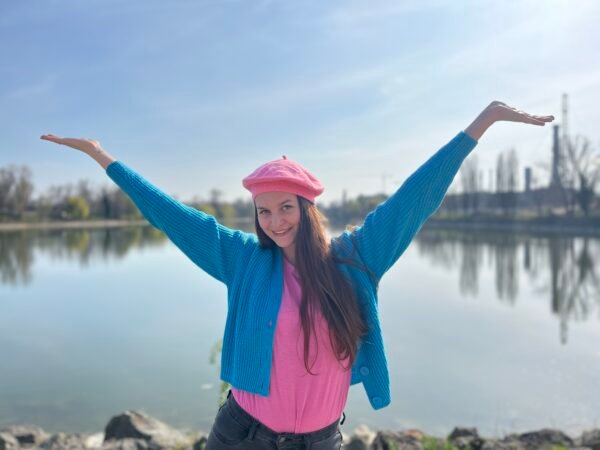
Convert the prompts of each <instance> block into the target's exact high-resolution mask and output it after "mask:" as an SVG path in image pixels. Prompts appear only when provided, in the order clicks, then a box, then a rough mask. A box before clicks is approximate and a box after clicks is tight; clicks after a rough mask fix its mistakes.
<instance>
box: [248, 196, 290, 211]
mask: <svg viewBox="0 0 600 450" xmlns="http://www.w3.org/2000/svg"><path fill="white" fill-rule="evenodd" d="M291 201H292V199H291V198H288V199H287V200H284V201H282V202H281V203H280V204H279V206H281V205H283V204H284V203H287V202H291ZM256 209H268V208H263V207H262V206H257V207H256Z"/></svg>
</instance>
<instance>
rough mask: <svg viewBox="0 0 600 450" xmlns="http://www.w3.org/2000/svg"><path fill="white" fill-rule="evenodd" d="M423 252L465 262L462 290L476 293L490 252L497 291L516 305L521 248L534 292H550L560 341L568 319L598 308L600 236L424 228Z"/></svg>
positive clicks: (434, 258)
mask: <svg viewBox="0 0 600 450" xmlns="http://www.w3.org/2000/svg"><path fill="white" fill-rule="evenodd" d="M416 246H417V248H418V250H419V252H420V253H421V254H423V255H425V256H427V257H429V258H430V260H431V262H432V264H433V265H437V266H441V267H444V268H446V269H453V268H454V267H460V291H461V293H462V294H463V295H469V294H471V295H474V296H476V295H477V292H478V277H479V270H480V267H481V266H482V264H483V260H484V254H485V253H488V254H489V257H490V258H489V260H490V262H491V263H492V264H493V269H494V275H495V286H496V294H497V296H498V298H499V299H501V300H508V302H509V303H510V304H514V303H515V302H516V299H517V297H518V291H519V264H520V261H519V252H520V250H521V248H522V259H523V261H522V270H523V271H524V273H525V274H526V275H527V277H528V279H529V280H530V282H531V284H532V285H533V286H534V291H535V292H537V293H539V294H541V295H547V296H548V297H549V300H550V307H551V311H552V312H553V313H554V314H555V315H557V316H558V317H559V320H560V338H561V342H563V343H566V341H567V327H568V322H569V320H586V319H587V318H588V317H589V316H590V314H591V313H592V312H593V309H594V308H598V311H599V312H600V278H599V276H598V274H597V273H596V266H595V262H596V261H598V259H599V258H600V240H599V239H593V238H589V237H586V238H578V237H572V236H570V237H564V236H527V235H517V234H507V233H490V232H483V231H481V232H476V231H466V232H465V231H459V230H423V231H422V232H421V233H420V234H419V236H418V237H417V239H416Z"/></svg>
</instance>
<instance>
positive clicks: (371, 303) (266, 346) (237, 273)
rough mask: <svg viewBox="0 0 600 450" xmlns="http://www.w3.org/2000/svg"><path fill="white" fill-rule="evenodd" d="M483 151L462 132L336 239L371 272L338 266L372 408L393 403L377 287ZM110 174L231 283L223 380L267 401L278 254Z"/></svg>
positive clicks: (118, 168)
mask: <svg viewBox="0 0 600 450" xmlns="http://www.w3.org/2000/svg"><path fill="white" fill-rule="evenodd" d="M476 145H477V141H475V140H474V139H473V138H472V137H470V136H469V135H467V134H466V133H464V132H463V131H461V132H460V133H458V134H457V135H456V136H455V137H454V138H453V139H452V140H451V141H450V142H448V143H447V144H446V145H444V146H443V147H442V148H441V149H440V150H438V151H437V152H436V153H435V154H434V155H433V156H432V157H431V158H429V159H428V160H427V162H425V164H423V165H422V166H421V167H419V169H417V171H416V172H415V173H413V174H412V175H411V176H410V177H409V178H408V179H407V180H406V181H405V182H404V183H403V184H402V186H400V188H399V189H398V190H397V191H396V192H395V193H394V194H393V195H392V196H390V197H389V198H388V199H387V200H386V201H384V202H382V203H381V204H379V205H378V206H377V207H376V208H375V209H374V210H373V211H372V212H371V213H369V214H368V215H367V217H366V218H365V221H364V223H363V224H362V225H361V226H360V227H357V228H355V229H354V230H352V231H349V230H346V231H344V232H343V233H342V234H340V235H339V236H336V237H334V238H333V239H332V240H331V250H332V252H333V254H334V255H335V256H338V257H341V258H353V259H354V260H356V261H357V262H358V263H359V264H362V265H364V266H366V268H368V269H369V270H370V271H371V272H372V274H373V275H374V278H372V277H371V276H369V275H368V274H367V273H365V272H364V271H363V270H360V269H359V268H357V267H354V266H352V265H347V264H341V263H340V264H338V268H339V269H340V271H341V272H342V273H343V274H344V275H346V276H347V278H348V279H349V280H350V281H351V283H352V285H353V286H354V288H355V290H356V293H357V295H358V298H359V304H360V307H361V311H362V313H363V316H364V317H365V319H366V321H367V324H368V325H369V332H368V333H367V335H366V336H364V338H363V339H362V341H361V342H360V343H359V351H358V354H357V358H356V360H355V362H354V365H353V366H352V380H351V384H357V383H363V386H364V389H365V391H366V393H367V396H368V398H369V402H370V404H371V406H372V407H373V409H381V408H383V407H385V406H387V405H389V403H390V383H389V373H388V367H387V360H386V356H385V349H384V345H383V335H382V332H381V327H380V322H379V316H378V308H377V304H378V297H377V285H378V283H379V280H380V279H381V277H382V276H383V275H384V274H385V272H386V271H387V270H388V269H389V268H390V267H391V266H392V265H393V264H394V263H395V262H396V261H397V260H398V258H399V257H400V255H401V254H402V253H403V252H404V250H405V249H406V247H408V245H409V244H410V242H411V241H412V239H413V238H414V236H415V234H416V233H417V232H418V231H419V230H420V228H421V227H422V226H423V223H425V221H426V220H427V218H429V216H431V214H433V213H434V212H435V211H436V210H437V208H438V207H439V206H440V204H441V202H442V200H443V198H444V195H445V194H446V191H447V190H448V187H449V186H450V184H451V183H452V180H453V179H454V176H455V175H456V173H457V172H458V170H459V168H460V165H461V164H462V162H463V161H464V159H465V158H466V157H467V155H468V154H469V153H470V152H471V150H472V149H473V148H474V147H475V146H476ZM106 172H107V174H108V176H109V177H110V178H111V179H112V180H113V181H114V182H115V183H116V184H117V185H118V186H119V187H120V188H121V189H123V191H125V193H127V195H128V196H129V197H130V198H131V199H132V201H133V202H134V203H135V205H136V206H137V207H138V208H139V209H140V211H141V213H142V214H143V216H144V217H145V218H146V219H148V221H149V222H150V223H151V224H152V225H153V226H154V227H156V228H158V229H159V230H161V231H163V232H164V233H165V234H166V235H167V236H168V237H169V239H170V240H171V241H172V242H173V243H174V244H175V245H176V246H177V247H178V248H179V249H180V250H181V251H182V252H183V253H184V254H185V255H187V256H188V257H189V258H190V259H191V260H192V261H193V262H194V263H195V264H196V265H198V267H200V268H201V269H203V270H205V271H206V272H207V273H208V274H210V275H211V276H213V277H214V278H216V279H217V280H219V281H221V282H223V283H225V285H226V286H227V289H228V294H227V320H226V323H225V332H224V337H223V348H222V352H221V379H222V380H224V381H227V382H228V383H230V384H231V385H233V386H234V387H236V388H238V389H242V390H245V391H248V392H252V393H255V394H260V395H263V396H265V397H266V396H268V393H269V381H270V375H271V361H272V349H273V335H274V331H275V324H276V321H277V315H278V312H279V306H280V305H281V296H282V290H283V260H282V258H283V254H282V252H281V249H280V248H279V247H275V248H273V249H263V248H261V247H260V246H259V243H258V238H257V237H256V235H255V234H253V233H246V232H244V231H240V230H232V229H230V228H227V227H225V226H223V225H222V224H220V223H218V222H217V220H216V219H215V218H214V217H212V216H211V215H208V214H206V213H204V212H202V211H199V210H197V209H195V208H192V207H189V206H187V205H184V204H183V203H181V202H179V201H177V200H175V199H174V198H172V197H171V196H169V195H167V194H166V193H165V192H163V191H161V190H160V189H158V188H157V187H155V186H153V185H152V184H151V183H150V182H148V181H147V180H146V179H144V178H143V177H142V176H141V175H139V174H138V173H136V172H135V171H133V170H132V169H131V168H129V167H128V166H127V165H125V164H124V163H122V162H121V161H114V162H112V163H111V164H110V165H109V166H108V167H107V168H106Z"/></svg>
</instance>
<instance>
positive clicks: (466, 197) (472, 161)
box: [460, 155, 480, 213]
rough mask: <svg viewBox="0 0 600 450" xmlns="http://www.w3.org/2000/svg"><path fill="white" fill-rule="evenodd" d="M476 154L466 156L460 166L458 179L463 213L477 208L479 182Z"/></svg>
mask: <svg viewBox="0 0 600 450" xmlns="http://www.w3.org/2000/svg"><path fill="white" fill-rule="evenodd" d="M478 174H479V171H478V161H477V156H476V155H473V156H471V157H469V158H467V159H466V160H465V161H464V162H463V164H462V166H461V168H460V181H461V184H462V205H463V210H464V212H465V213H468V212H469V211H472V212H475V213H476V212H477V210H478V209H479V198H478V192H479V189H480V183H479V178H478Z"/></svg>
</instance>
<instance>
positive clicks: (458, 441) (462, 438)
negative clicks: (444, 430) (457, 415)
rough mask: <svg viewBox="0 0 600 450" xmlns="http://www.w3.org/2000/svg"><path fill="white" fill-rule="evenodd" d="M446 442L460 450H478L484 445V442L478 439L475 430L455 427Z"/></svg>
mask: <svg viewBox="0 0 600 450" xmlns="http://www.w3.org/2000/svg"><path fill="white" fill-rule="evenodd" d="M448 440H449V441H450V443H451V444H452V445H454V446H455V447H457V448H459V449H460V450H464V449H470V450H479V449H480V448H481V446H482V445H483V443H484V440H483V439H482V438H481V437H479V433H478V432H477V428H460V427H456V428H454V430H452V433H450V435H449V436H448Z"/></svg>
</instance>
